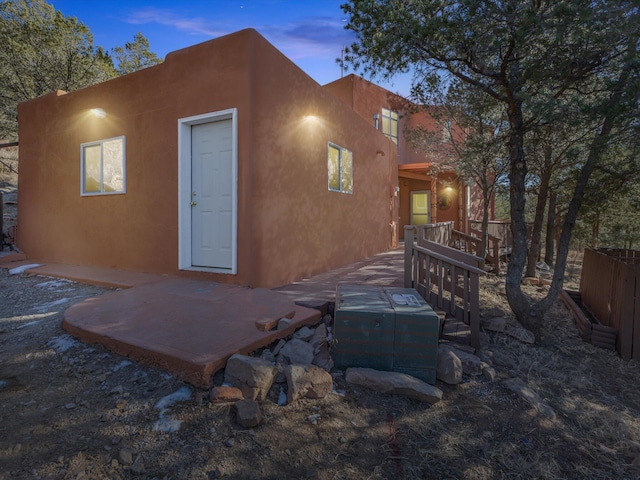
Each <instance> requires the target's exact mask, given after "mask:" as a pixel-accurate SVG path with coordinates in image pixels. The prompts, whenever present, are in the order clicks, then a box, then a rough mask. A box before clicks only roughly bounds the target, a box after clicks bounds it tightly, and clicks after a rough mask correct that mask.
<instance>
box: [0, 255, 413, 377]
mask: <svg viewBox="0 0 640 480" xmlns="http://www.w3.org/2000/svg"><path fill="white" fill-rule="evenodd" d="M33 263H38V262H37V261H35V260H28V261H27V260H25V259H23V258H21V257H16V256H14V257H13V258H11V261H8V262H6V263H3V264H2V265H1V267H2V268H7V269H11V268H14V267H17V266H21V265H27V264H33ZM26 273H28V274H37V275H47V276H52V277H60V278H67V279H70V280H74V281H77V282H81V283H89V284H93V285H101V286H106V287H111V288H119V289H122V290H119V291H114V292H110V293H106V294H105V295H102V296H99V297H94V298H90V299H88V300H85V301H83V302H81V303H77V304H75V305H73V306H72V307H70V308H69V309H68V310H67V311H66V312H65V320H64V322H63V327H64V328H65V330H67V331H68V332H69V333H71V334H72V335H74V336H76V337H78V338H80V339H82V340H84V341H86V342H89V343H99V344H102V345H104V346H106V347H107V348H109V349H111V350H113V351H115V352H117V353H120V354H122V355H126V356H129V357H131V358H133V359H135V360H138V361H141V362H145V363H149V364H152V365H155V366H158V367H160V368H163V369H166V370H168V371H170V372H171V373H173V374H175V375H176V376H178V377H179V378H181V379H183V380H184V381H186V382H188V383H191V384H193V385H196V386H198V387H202V388H206V387H208V386H210V384H211V380H212V376H213V374H215V372H216V371H218V370H220V369H222V368H224V367H225V365H226V362H227V359H228V358H229V357H230V356H231V355H233V354H234V353H242V354H248V353H251V352H253V351H255V350H257V349H259V348H261V347H264V346H267V345H269V344H271V343H272V342H274V341H276V340H278V339H279V338H283V337H286V336H288V335H290V334H291V333H293V332H294V331H295V330H296V329H297V328H300V327H301V326H303V325H313V324H316V323H318V322H319V321H320V319H321V316H322V311H323V310H324V311H326V305H327V304H328V303H330V302H333V301H335V293H336V288H337V285H338V284H339V283H351V284H359V283H362V284H371V285H386V286H402V282H403V251H402V249H398V250H392V251H390V252H385V253H382V254H379V255H376V256H374V257H371V258H368V259H366V260H363V261H360V262H356V263H353V264H351V265H348V266H345V267H343V268H339V269H336V270H332V271H329V272H326V273H323V274H320V275H316V276H313V277H311V278H308V279H305V280H302V281H300V282H296V283H294V284H292V285H286V286H284V287H280V288H278V289H276V291H272V290H266V289H253V290H251V289H248V288H243V287H237V286H231V285H226V284H220V283H215V282H209V281H205V280H195V279H188V278H182V277H172V276H167V275H156V274H147V273H141V272H131V271H123V270H115V269H109V268H99V267H86V266H78V265H64V264H45V265H42V266H40V267H37V268H32V269H30V270H27V272H26ZM297 303H298V304H302V305H298V304H297ZM310 305H312V306H314V307H317V308H318V309H313V308H308V307H309V306H310ZM282 317H288V318H291V324H290V326H289V327H288V328H286V329H284V330H279V331H275V330H271V329H270V328H271V327H272V325H274V324H276V323H277V321H278V320H279V319H280V318H282Z"/></svg>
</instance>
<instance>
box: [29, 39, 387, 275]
mask: <svg viewBox="0 0 640 480" xmlns="http://www.w3.org/2000/svg"><path fill="white" fill-rule="evenodd" d="M94 107H101V108H103V109H104V110H105V111H106V112H107V117H106V118H105V119H97V118H94V117H92V116H90V115H89V113H88V111H89V110H90V109H91V108H94ZM229 108H237V109H238V165H239V166H238V169H239V172H238V272H237V275H234V276H232V275H220V274H208V275H207V277H208V278H212V279H216V280H221V281H225V282H230V283H238V284H244V285H251V286H254V287H255V286H266V287H274V286H277V285H282V284H285V283H287V282H290V281H292V280H295V279H298V278H301V277H302V276H304V275H306V274H309V273H315V272H319V271H323V270H326V269H327V268H331V267H335V266H339V265H344V264H345V263H348V262H350V261H353V260H357V259H360V258H363V257H365V256H368V255H371V254H373V253H377V252H380V251H383V250H385V249H387V248H388V247H389V246H390V245H391V243H392V241H391V240H392V239H391V235H390V233H389V230H390V228H389V224H390V222H391V221H392V215H393V212H392V211H391V209H390V201H391V194H390V192H391V191H392V190H391V185H392V184H395V183H397V165H396V163H395V162H396V161H397V160H396V157H395V156H394V155H393V153H392V152H389V151H388V150H389V148H390V146H389V141H388V140H387V139H386V138H385V137H384V136H383V135H382V134H378V133H377V132H375V131H373V129H372V128H370V126H369V125H367V124H366V122H363V121H362V119H360V118H359V117H358V116H357V115H356V114H355V113H354V112H353V111H351V110H350V109H348V108H346V107H345V106H344V105H342V103H341V102H339V101H338V100H337V99H335V98H334V97H333V96H331V94H329V93H328V92H326V91H325V90H323V89H322V87H320V86H319V85H317V84H316V83H315V82H314V81H313V80H312V79H310V78H309V77H308V76H307V75H306V74H304V73H303V72H302V71H301V70H299V69H298V68H297V67H295V65H293V64H292V63H291V62H290V61H289V60H287V59H286V58H285V57H283V56H282V55H281V54H280V53H279V52H278V51H277V50H276V49H275V48H273V47H272V46H271V45H270V44H268V42H266V40H264V39H263V38H262V37H261V36H260V35H259V34H257V33H256V32H255V31H253V30H244V31H241V32H238V33H236V34H232V35H229V36H226V37H222V38H219V39H216V40H212V41H210V42H205V43H203V44H199V45H196V46H194V47H190V48H187V49H183V50H180V51H177V52H173V53H171V54H169V55H168V56H167V58H166V60H165V62H164V63H163V64H161V65H158V66H156V67H152V68H149V69H146V70H143V71H140V72H137V73H134V74H131V75H127V76H124V77H120V78H117V79H115V80H111V81H109V82H106V83H103V84H100V85H96V86H94V87H90V88H87V89H83V90H80V91H77V92H73V93H69V94H66V95H59V96H58V95H56V94H52V95H49V96H46V97H43V98H39V99H36V100H32V101H29V102H25V103H22V104H21V105H20V106H19V119H20V131H19V135H20V191H19V225H18V235H17V245H18V246H19V247H20V248H21V249H22V250H23V251H25V252H26V253H27V255H28V256H29V257H30V258H32V259H34V260H40V261H44V262H58V263H67V264H81V265H93V266H101V267H112V268H120V269H129V270H139V271H146V272H161V273H171V274H176V273H184V272H179V271H178V160H177V158H178V125H177V121H178V119H179V118H184V117H189V116H193V115H198V114H204V113H209V112H215V111H220V110H225V109H229ZM314 111H315V112H316V114H317V115H318V118H319V120H320V122H321V123H320V125H321V127H320V128H315V127H312V126H311V125H310V124H309V123H305V122H304V121H302V120H301V118H302V116H303V115H306V114H307V112H314ZM120 135H125V136H126V175H127V185H126V189H127V193H126V194H124V195H108V196H94V197H82V196H81V195H80V144H82V143H85V142H89V141H95V140H100V139H106V138H110V137H115V136H120ZM328 140H331V141H334V142H335V143H337V144H339V145H340V146H343V147H345V148H349V149H350V150H352V151H353V154H354V163H355V167H354V169H355V182H354V194H353V195H343V194H339V193H333V192H328V190H327V141H328ZM377 151H381V152H384V153H385V156H380V155H377V154H376V152H377Z"/></svg>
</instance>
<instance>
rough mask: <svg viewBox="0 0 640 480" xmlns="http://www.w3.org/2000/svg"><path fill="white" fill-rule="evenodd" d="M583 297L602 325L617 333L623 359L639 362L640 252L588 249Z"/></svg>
mask: <svg viewBox="0 0 640 480" xmlns="http://www.w3.org/2000/svg"><path fill="white" fill-rule="evenodd" d="M580 295H581V300H582V304H583V305H584V306H585V307H586V308H587V309H588V311H589V312H590V313H591V314H592V315H593V316H594V317H595V318H596V319H597V320H598V321H599V322H600V323H602V324H603V325H605V326H608V327H612V328H615V329H616V330H617V331H618V337H617V341H616V350H617V351H618V353H619V354H620V356H621V357H622V358H623V359H625V360H630V359H634V360H640V252H638V251H634V250H614V249H598V250H593V249H590V248H588V249H586V250H585V252H584V260H583V264H582V275H581V277H580Z"/></svg>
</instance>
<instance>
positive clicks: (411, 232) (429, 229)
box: [404, 222, 453, 246]
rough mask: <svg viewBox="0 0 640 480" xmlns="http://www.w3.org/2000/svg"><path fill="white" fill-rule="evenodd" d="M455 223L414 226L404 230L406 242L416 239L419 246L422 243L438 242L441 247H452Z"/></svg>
mask: <svg viewBox="0 0 640 480" xmlns="http://www.w3.org/2000/svg"><path fill="white" fill-rule="evenodd" d="M451 232H453V222H439V223H429V224H427V225H412V226H407V227H405V229H404V234H405V235H408V237H407V236H405V240H406V239H407V238H415V239H416V240H417V242H418V245H421V242H425V241H429V242H436V243H439V244H441V245H447V246H449V245H451V238H452V233H451Z"/></svg>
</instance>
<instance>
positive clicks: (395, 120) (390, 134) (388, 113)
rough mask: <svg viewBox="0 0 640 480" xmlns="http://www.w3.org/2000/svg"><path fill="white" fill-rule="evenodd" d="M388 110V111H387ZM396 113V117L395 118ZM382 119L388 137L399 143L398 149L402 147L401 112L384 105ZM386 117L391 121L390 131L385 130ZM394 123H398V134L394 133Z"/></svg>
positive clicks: (383, 131) (383, 129) (382, 127)
mask: <svg viewBox="0 0 640 480" xmlns="http://www.w3.org/2000/svg"><path fill="white" fill-rule="evenodd" d="M385 112H386V113H385ZM394 115H395V118H394ZM381 119H382V121H381V122H380V126H381V130H382V133H384V134H385V135H386V137H387V138H388V139H389V140H391V141H392V142H393V143H395V144H396V145H398V149H399V148H400V114H399V113H398V112H395V111H393V110H391V109H390V108H385V107H382V115H381ZM385 119H386V120H388V121H389V131H388V132H385V128H384V122H385ZM393 123H395V124H396V135H393V128H392V125H393Z"/></svg>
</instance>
